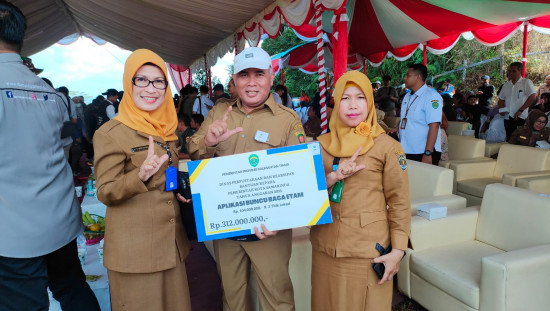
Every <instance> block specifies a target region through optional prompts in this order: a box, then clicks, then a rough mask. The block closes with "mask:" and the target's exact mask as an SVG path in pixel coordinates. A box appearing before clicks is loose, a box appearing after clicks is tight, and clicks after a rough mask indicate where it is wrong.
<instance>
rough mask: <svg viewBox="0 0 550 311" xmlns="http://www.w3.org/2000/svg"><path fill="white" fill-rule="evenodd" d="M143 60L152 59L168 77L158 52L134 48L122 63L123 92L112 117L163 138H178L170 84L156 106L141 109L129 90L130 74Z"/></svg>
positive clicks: (135, 128)
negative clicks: (123, 63) (152, 108)
mask: <svg viewBox="0 0 550 311" xmlns="http://www.w3.org/2000/svg"><path fill="white" fill-rule="evenodd" d="M146 63H151V64H154V65H156V66H157V67H159V68H160V70H162V72H163V73H164V77H165V79H167V80H168V75H167V74H166V64H165V62H164V60H163V59H162V58H161V57H160V56H158V55H157V54H155V53H154V52H153V51H150V50H146V49H140V50H136V51H135V52H134V53H132V54H131V55H130V56H129V57H128V59H127V60H126V64H125V65H124V76H123V81H122V84H123V86H124V96H123V97H122V100H121V101H120V106H119V108H118V116H116V117H115V119H116V120H118V121H120V122H122V123H124V124H125V125H126V126H128V127H129V128H132V129H134V130H136V131H141V132H144V133H147V134H150V135H152V136H159V137H161V138H162V139H164V141H171V140H177V139H178V137H177V136H176V134H175V131H176V128H177V126H178V118H177V115H176V108H175V106H174V100H173V99H172V91H170V85H168V87H167V88H166V90H165V96H164V102H163V103H162V105H160V106H159V107H158V108H157V109H156V110H154V111H143V110H141V109H139V108H138V107H137V106H136V105H135V103H134V99H133V97H132V93H133V92H132V91H133V89H134V85H133V83H132V78H133V77H134V75H135V74H136V72H137V71H138V70H139V68H141V66H143V65H144V64H146Z"/></svg>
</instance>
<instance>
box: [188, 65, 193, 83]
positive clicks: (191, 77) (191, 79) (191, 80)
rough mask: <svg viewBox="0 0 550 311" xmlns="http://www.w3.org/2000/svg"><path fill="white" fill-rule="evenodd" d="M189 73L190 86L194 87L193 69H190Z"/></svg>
mask: <svg viewBox="0 0 550 311" xmlns="http://www.w3.org/2000/svg"><path fill="white" fill-rule="evenodd" d="M188 68H189V69H187V71H188V72H189V84H191V85H193V76H192V73H191V67H188Z"/></svg>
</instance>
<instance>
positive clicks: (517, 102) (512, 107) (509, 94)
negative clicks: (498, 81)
mask: <svg viewBox="0 0 550 311" xmlns="http://www.w3.org/2000/svg"><path fill="white" fill-rule="evenodd" d="M531 94H536V91H535V86H534V85H533V82H531V80H529V79H524V78H519V80H518V81H517V82H516V84H513V83H512V81H507V82H506V83H504V85H503V86H502V90H500V94H499V95H498V98H499V99H502V100H504V102H505V104H506V108H508V113H509V117H510V118H513V117H514V114H516V112H517V111H518V110H519V109H520V108H521V106H523V104H525V101H526V100H527V98H528V97H529V96H530V95H531ZM527 114H529V112H528V109H525V110H524V111H523V112H522V113H521V115H519V117H520V118H522V119H527Z"/></svg>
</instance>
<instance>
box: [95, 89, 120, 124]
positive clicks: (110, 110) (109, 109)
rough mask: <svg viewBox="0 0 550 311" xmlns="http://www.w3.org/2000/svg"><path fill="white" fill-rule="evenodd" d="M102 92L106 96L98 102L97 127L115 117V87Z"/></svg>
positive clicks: (116, 92) (116, 97)
mask: <svg viewBox="0 0 550 311" xmlns="http://www.w3.org/2000/svg"><path fill="white" fill-rule="evenodd" d="M102 94H103V95H105V96H107V98H106V99H105V100H104V101H103V102H101V103H100V104H99V111H98V116H97V128H99V127H100V126H102V125H103V124H104V123H106V122H107V121H109V120H111V119H112V118H114V117H116V115H117V114H116V109H115V103H117V102H118V101H117V100H118V91H117V90H115V89H108V90H107V92H105V93H102Z"/></svg>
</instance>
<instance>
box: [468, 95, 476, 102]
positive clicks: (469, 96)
mask: <svg viewBox="0 0 550 311" xmlns="http://www.w3.org/2000/svg"><path fill="white" fill-rule="evenodd" d="M470 98H475V99H477V96H475V95H468V97H467V98H466V103H468V102H469V101H470Z"/></svg>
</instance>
